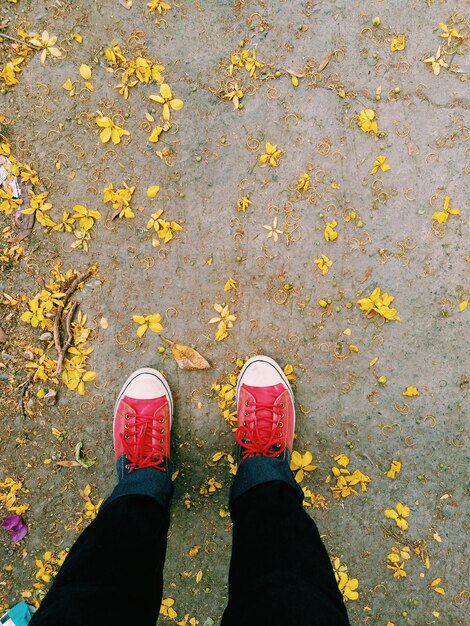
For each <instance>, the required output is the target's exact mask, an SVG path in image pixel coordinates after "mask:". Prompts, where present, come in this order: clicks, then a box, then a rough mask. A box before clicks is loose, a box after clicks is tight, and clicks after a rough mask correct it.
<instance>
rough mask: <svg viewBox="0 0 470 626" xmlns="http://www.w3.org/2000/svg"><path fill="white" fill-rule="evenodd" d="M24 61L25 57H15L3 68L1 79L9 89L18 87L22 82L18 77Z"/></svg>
mask: <svg viewBox="0 0 470 626" xmlns="http://www.w3.org/2000/svg"><path fill="white" fill-rule="evenodd" d="M23 61H24V57H15V58H14V59H12V60H11V61H8V63H5V65H4V66H3V68H2V71H1V72H0V78H1V79H2V80H3V82H4V83H5V85H7V86H8V87H10V86H12V85H17V84H18V83H19V82H20V81H19V80H18V78H17V76H16V75H17V74H19V73H20V72H21V70H22V68H21V64H22V63H23Z"/></svg>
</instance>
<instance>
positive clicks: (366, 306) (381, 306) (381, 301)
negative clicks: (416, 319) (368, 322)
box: [357, 287, 400, 321]
mask: <svg viewBox="0 0 470 626" xmlns="http://www.w3.org/2000/svg"><path fill="white" fill-rule="evenodd" d="M394 300H395V297H394V296H390V295H389V294H388V293H385V292H384V293H381V290H380V287H377V288H376V289H374V291H373V292H372V293H371V294H370V296H369V297H368V298H362V299H361V300H358V301H357V303H358V305H359V307H360V309H361V311H364V312H365V314H366V317H374V315H380V316H382V317H383V318H385V319H386V320H396V321H400V318H399V317H398V311H397V310H396V309H393V308H390V304H391V303H392V302H393V301H394Z"/></svg>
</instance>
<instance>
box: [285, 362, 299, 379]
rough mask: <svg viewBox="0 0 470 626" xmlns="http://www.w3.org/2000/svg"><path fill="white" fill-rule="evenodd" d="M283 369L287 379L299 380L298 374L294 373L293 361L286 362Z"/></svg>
mask: <svg viewBox="0 0 470 626" xmlns="http://www.w3.org/2000/svg"><path fill="white" fill-rule="evenodd" d="M282 371H283V372H284V374H285V375H286V378H287V380H290V381H291V382H294V380H297V375H296V374H295V373H294V366H293V365H292V363H286V365H284V367H283V368H282Z"/></svg>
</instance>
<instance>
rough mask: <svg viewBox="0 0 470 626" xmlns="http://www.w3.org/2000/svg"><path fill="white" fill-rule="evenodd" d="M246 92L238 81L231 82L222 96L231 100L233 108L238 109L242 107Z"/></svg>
mask: <svg viewBox="0 0 470 626" xmlns="http://www.w3.org/2000/svg"><path fill="white" fill-rule="evenodd" d="M244 95H245V94H244V93H243V89H241V88H240V87H239V86H238V84H237V83H236V82H232V83H229V86H228V87H227V88H226V92H225V93H224V94H223V95H222V98H225V99H227V100H230V101H231V102H232V103H233V108H234V109H238V108H239V107H240V100H241V99H242V98H243V96H244Z"/></svg>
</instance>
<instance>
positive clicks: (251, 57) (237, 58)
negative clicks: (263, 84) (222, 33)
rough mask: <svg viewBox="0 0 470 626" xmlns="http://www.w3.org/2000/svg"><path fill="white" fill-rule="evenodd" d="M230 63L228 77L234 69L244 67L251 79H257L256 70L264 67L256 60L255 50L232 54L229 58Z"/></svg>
mask: <svg viewBox="0 0 470 626" xmlns="http://www.w3.org/2000/svg"><path fill="white" fill-rule="evenodd" d="M230 62H231V67H230V75H232V73H233V68H234V67H244V68H245V69H246V71H247V72H248V73H249V74H250V76H251V77H252V78H257V76H256V70H257V69H258V68H261V67H264V63H261V62H260V61H258V60H257V59H256V50H242V51H241V52H238V51H237V52H234V53H233V54H232V55H231V57H230Z"/></svg>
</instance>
